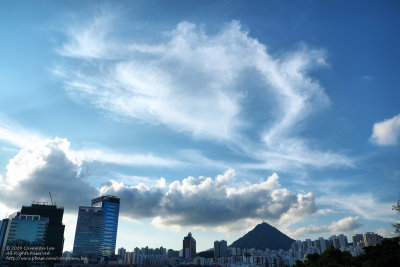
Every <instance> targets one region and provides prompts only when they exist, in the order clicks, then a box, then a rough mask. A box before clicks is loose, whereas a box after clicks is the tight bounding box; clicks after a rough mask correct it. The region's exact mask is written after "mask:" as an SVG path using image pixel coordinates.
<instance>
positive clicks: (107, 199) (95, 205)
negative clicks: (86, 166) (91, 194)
mask: <svg viewBox="0 0 400 267" xmlns="http://www.w3.org/2000/svg"><path fill="white" fill-rule="evenodd" d="M119 205H120V199H119V198H117V197H115V196H101V197H98V198H95V199H93V200H92V206H90V207H88V206H80V207H79V213H78V222H77V224H76V231H75V240H74V248H73V255H74V256H76V257H80V256H83V257H87V258H88V260H89V262H98V260H99V257H106V258H109V257H112V256H114V255H115V246H116V241H117V230H118V216H119Z"/></svg>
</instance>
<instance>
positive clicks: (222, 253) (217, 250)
mask: <svg viewBox="0 0 400 267" xmlns="http://www.w3.org/2000/svg"><path fill="white" fill-rule="evenodd" d="M227 252H228V245H227V243H226V241H225V240H221V241H214V258H219V257H226V256H227Z"/></svg>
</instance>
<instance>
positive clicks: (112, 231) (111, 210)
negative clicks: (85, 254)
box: [92, 196, 120, 257]
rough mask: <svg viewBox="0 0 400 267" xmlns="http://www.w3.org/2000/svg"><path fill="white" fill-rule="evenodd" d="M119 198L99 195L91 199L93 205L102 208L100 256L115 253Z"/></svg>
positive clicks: (108, 255)
mask: <svg viewBox="0 0 400 267" xmlns="http://www.w3.org/2000/svg"><path fill="white" fill-rule="evenodd" d="M119 203H120V199H119V198H117V197H114V196H101V197H98V198H95V199H93V200H92V206H93V207H102V208H103V221H102V225H101V238H100V248H99V252H100V256H104V257H110V256H113V255H115V246H116V242H117V230H118V215H119Z"/></svg>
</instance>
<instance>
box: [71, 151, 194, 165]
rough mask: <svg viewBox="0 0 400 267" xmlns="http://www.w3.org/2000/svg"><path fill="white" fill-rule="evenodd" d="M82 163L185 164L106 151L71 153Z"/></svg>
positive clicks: (142, 155)
mask: <svg viewBox="0 0 400 267" xmlns="http://www.w3.org/2000/svg"><path fill="white" fill-rule="evenodd" d="M72 153H74V155H75V156H76V157H77V158H79V159H80V160H82V161H87V162H92V161H99V162H103V163H113V164H119V165H127V166H160V167H178V166H183V165H185V164H186V163H185V162H183V161H180V160H176V159H170V158H162V157H158V156H155V155H152V154H147V155H146V154H132V153H125V154H124V153H118V152H115V151H110V150H108V149H81V150H76V151H73V152H72Z"/></svg>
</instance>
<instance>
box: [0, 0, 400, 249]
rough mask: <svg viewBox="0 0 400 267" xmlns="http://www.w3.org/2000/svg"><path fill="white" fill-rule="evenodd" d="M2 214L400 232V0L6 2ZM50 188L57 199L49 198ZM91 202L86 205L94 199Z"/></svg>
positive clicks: (0, 25) (177, 241) (298, 235)
mask: <svg viewBox="0 0 400 267" xmlns="http://www.w3.org/2000/svg"><path fill="white" fill-rule="evenodd" d="M2 7H4V8H2V9H0V33H1V34H2V41H1V42H0V55H1V59H2V60H1V63H0V88H1V90H0V101H1V102H0V107H1V108H0V191H1V192H2V193H1V194H0V214H1V215H2V216H1V218H7V216H5V215H6V214H11V213H14V212H15V211H17V210H19V209H20V207H21V206H24V205H25V206H26V205H30V204H31V201H32V200H34V201H48V202H51V203H52V202H53V200H54V202H55V203H57V205H58V206H60V207H63V208H64V217H63V224H64V225H65V231H64V235H65V243H64V250H68V251H72V249H73V241H74V235H75V229H76V223H77V217H78V210H79V206H82V205H86V204H88V203H90V202H89V201H90V200H91V199H93V198H95V197H96V196H100V195H114V196H117V197H118V198H120V199H121V206H120V209H119V224H118V233H117V244H116V247H117V248H119V247H124V248H126V249H127V250H130V251H131V250H133V248H134V247H142V246H150V247H159V246H163V247H165V248H172V249H175V250H178V249H179V248H181V247H182V238H183V237H185V236H186V235H187V234H188V233H189V232H191V233H192V234H193V236H194V237H196V246H197V248H196V249H197V251H203V250H206V249H209V248H212V247H213V244H214V241H216V240H226V241H227V243H228V245H229V244H231V243H232V242H233V241H234V240H236V239H238V238H239V237H240V236H242V235H243V234H244V233H246V232H247V231H248V230H250V229H252V228H253V227H254V226H255V225H257V224H259V223H261V222H262V221H266V222H268V223H269V224H271V225H272V226H274V227H276V228H278V229H279V230H280V231H282V232H283V233H285V234H286V235H288V236H290V237H291V238H293V239H305V238H311V239H314V238H318V237H320V236H322V237H324V238H327V237H329V236H331V235H332V234H342V233H343V234H347V235H348V236H353V234H355V233H360V232H364V233H365V232H375V233H378V234H380V235H382V236H384V237H391V236H393V235H394V234H393V231H394V230H393V227H392V223H395V222H399V216H398V215H397V214H396V212H395V211H393V210H392V209H391V207H392V205H394V204H395V203H396V202H397V200H398V199H399V197H400V196H399V194H400V190H399V188H400V164H399V163H400V160H399V159H400V150H399V141H400V140H399V139H400V90H399V88H398V83H397V76H398V72H399V65H398V62H399V61H400V52H399V51H398V47H400V37H399V36H398V34H396V33H397V32H396V29H397V28H398V26H400V17H399V16H398V15H397V14H398V13H399V11H400V4H399V3H398V2H396V1H387V2H385V3H381V2H369V3H364V2H363V1H354V2H351V3H347V2H345V1H328V2H324V3H320V2H314V1H296V2H292V3H281V1H252V2H251V3H248V2H246V1H235V2H232V1H228V0H221V1H175V0H174V1H157V0H151V1H118V2H114V1H85V2H84V3H82V2H80V1H48V0H41V1H35V2H31V1H19V2H15V1H5V2H4V3H3V4H2ZM49 192H51V197H52V199H51V200H50V198H49ZM85 203H86V204H85Z"/></svg>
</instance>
